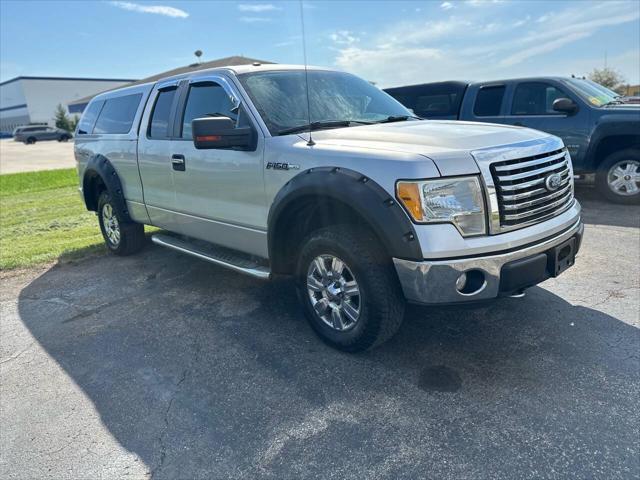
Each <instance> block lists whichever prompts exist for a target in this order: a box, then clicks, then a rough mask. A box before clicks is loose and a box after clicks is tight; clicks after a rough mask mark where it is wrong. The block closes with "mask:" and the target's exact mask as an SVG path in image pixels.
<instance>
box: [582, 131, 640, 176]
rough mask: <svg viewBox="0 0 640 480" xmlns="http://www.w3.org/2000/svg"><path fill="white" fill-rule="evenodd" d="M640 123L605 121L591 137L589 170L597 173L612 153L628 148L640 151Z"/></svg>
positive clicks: (588, 160) (588, 155)
mask: <svg viewBox="0 0 640 480" xmlns="http://www.w3.org/2000/svg"><path fill="white" fill-rule="evenodd" d="M638 132H640V121H628V122H618V121H606V119H605V121H603V123H602V124H600V125H599V126H598V128H596V130H595V132H594V133H593V135H592V136H591V141H590V144H589V150H588V153H587V162H586V164H587V168H588V170H592V171H595V170H597V169H598V167H599V165H600V164H601V163H602V162H603V161H604V159H605V158H607V157H608V156H609V155H611V154H612V153H615V152H617V151H621V150H626V149H628V148H636V149H640V134H639V133H638Z"/></svg>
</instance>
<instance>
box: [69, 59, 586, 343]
mask: <svg viewBox="0 0 640 480" xmlns="http://www.w3.org/2000/svg"><path fill="white" fill-rule="evenodd" d="M306 78H307V75H306V74H305V69H304V68H303V67H299V66H285V65H250V66H236V67H227V68H217V69H210V70H202V71H198V72H193V73H189V74H183V75H178V76H174V77H170V78H164V79H162V80H159V81H157V82H155V83H147V84H144V85H137V86H132V87H128V88H121V89H118V90H113V91H110V92H107V93H103V94H100V95H98V96H96V97H95V98H94V99H93V100H92V101H91V102H90V103H89V105H88V106H87V108H86V109H85V112H84V114H83V116H82V118H81V120H80V123H79V126H78V129H77V134H76V137H75V156H76V160H77V163H78V174H79V183H80V191H81V195H82V197H83V198H84V202H85V204H86V207H87V208H88V209H89V210H91V211H95V212H97V215H98V222H99V224H100V229H101V231H102V234H103V237H104V240H105V243H106V245H107V247H108V249H109V250H110V251H111V252H113V253H115V254H118V255H128V254H131V253H134V252H136V251H138V250H139V249H140V248H141V247H142V246H143V244H144V241H145V235H144V229H143V225H144V224H148V225H155V226H158V227H161V228H162V229H164V230H166V231H168V232H170V233H168V234H165V233H162V234H160V233H157V234H155V235H153V236H152V240H153V242H155V243H156V244H158V245H162V246H164V247H168V248H170V249H173V250H177V251H179V252H182V253H185V254H189V255H193V256H195V257H197V258H200V259H202V260H206V261H209V262H212V263H214V264H216V265H221V266H224V267H227V268H230V269H233V270H235V271H237V272H241V273H245V274H249V275H252V276H254V277H257V278H261V279H268V278H270V277H272V276H276V275H286V276H290V277H292V278H293V279H294V280H295V284H296V288H297V291H298V296H299V299H300V301H301V302H302V304H303V307H304V311H305V313H306V315H307V318H308V320H309V322H310V324H311V326H312V327H313V329H314V330H315V331H316V332H317V333H318V334H319V336H320V337H321V338H322V339H323V340H324V341H326V342H327V343H329V344H330V345H332V346H334V347H336V348H339V349H343V350H346V351H358V350H364V349H367V348H372V347H374V346H376V345H379V344H381V343H382V342H384V341H385V340H387V339H389V338H390V337H391V336H392V335H393V334H394V333H395V332H396V331H397V329H398V328H399V326H400V323H401V322H402V318H403V312H404V307H405V299H406V300H408V301H410V302H416V303H422V304H436V305H437V304H449V303H467V302H474V301H479V300H487V299H492V298H495V297H497V296H501V295H514V294H515V295H521V293H522V292H523V291H524V289H526V288H527V287H530V286H532V285H535V284H537V283H539V282H541V281H543V280H545V279H547V278H549V277H555V276H557V275H559V274H560V273H562V272H563V271H564V270H565V269H567V268H568V267H570V266H571V265H573V263H574V259H575V255H576V253H577V252H578V249H579V248H580V242H581V239H582V232H583V225H582V222H581V218H580V205H579V203H578V202H577V201H576V200H575V199H574V196H573V171H572V166H571V159H570V157H569V155H568V154H567V151H566V148H565V147H564V145H563V143H562V140H560V139H559V138H558V137H555V136H553V135H549V134H547V133H542V132H539V131H536V130H530V129H525V128H512V127H505V126H501V125H484V124H479V123H470V122H455V121H454V122H430V121H423V120H420V119H417V118H415V117H414V116H413V115H412V114H411V113H410V112H409V111H408V110H407V109H406V108H405V107H403V106H402V105H401V104H400V103H398V102H397V101H396V100H394V99H393V98H391V97H390V96H389V95H387V94H386V93H384V92H382V91H381V90H379V89H378V88H376V87H374V86H373V85H371V84H370V83H369V82H367V81H365V80H362V79H360V78H358V77H355V76H353V75H350V74H347V73H342V72H336V71H332V70H325V69H319V68H313V69H309V70H308V84H307V80H305V79H306ZM306 85H308V93H307V88H306ZM307 100H308V103H307ZM307 105H310V109H311V114H309V112H308V109H307ZM279 294H281V295H289V294H290V293H289V292H288V291H284V290H283V291H281V292H279Z"/></svg>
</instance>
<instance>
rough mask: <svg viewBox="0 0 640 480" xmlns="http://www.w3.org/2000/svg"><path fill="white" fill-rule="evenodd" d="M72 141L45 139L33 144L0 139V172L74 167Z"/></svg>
mask: <svg viewBox="0 0 640 480" xmlns="http://www.w3.org/2000/svg"><path fill="white" fill-rule="evenodd" d="M75 166H76V161H75V158H74V157H73V142H72V141H70V142H58V141H56V140H47V141H42V142H37V143H35V144H33V145H25V144H24V143H21V142H16V141H14V140H13V139H12V138H3V139H1V140H0V174H5V173H20V172H35V171H38V170H56V169H59V168H74V167H75Z"/></svg>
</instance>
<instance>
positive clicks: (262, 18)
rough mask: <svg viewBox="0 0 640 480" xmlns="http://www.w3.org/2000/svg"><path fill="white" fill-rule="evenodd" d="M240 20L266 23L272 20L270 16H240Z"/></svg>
mask: <svg viewBox="0 0 640 480" xmlns="http://www.w3.org/2000/svg"><path fill="white" fill-rule="evenodd" d="M239 20H240V21H241V22H244V23H264V22H270V21H271V19H270V18H269V17H240V19H239Z"/></svg>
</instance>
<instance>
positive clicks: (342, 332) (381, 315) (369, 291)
mask: <svg viewBox="0 0 640 480" xmlns="http://www.w3.org/2000/svg"><path fill="white" fill-rule="evenodd" d="M296 287H297V291H298V297H299V298H300V301H301V302H302V304H303V306H304V310H305V314H306V316H307V319H308V321H309V323H310V325H311V327H312V328H313V329H314V330H315V332H316V333H317V334H318V335H319V336H320V338H322V340H324V341H325V342H326V343H328V344H329V345H331V346H332V347H335V348H337V349H340V350H344V351H347V352H358V351H362V350H367V349H370V348H373V347H376V346H378V345H380V344H382V343H384V342H385V341H387V340H389V339H390V338H391V337H392V336H393V335H394V334H395V333H396V332H397V331H398V329H399V328H400V325H401V323H402V319H403V316H404V307H405V301H404V297H403V295H402V291H401V288H400V284H399V282H398V279H397V277H396V274H395V271H394V269H393V265H392V264H391V261H390V258H388V256H387V255H386V254H385V252H384V251H383V249H382V248H381V247H380V245H379V244H378V241H377V239H375V238H374V237H373V235H372V234H371V233H369V232H367V231H365V230H364V229H355V228H353V227H350V226H342V225H339V226H332V227H327V228H324V229H321V230H318V231H316V232H314V233H312V234H311V235H310V236H309V237H308V238H307V239H306V241H305V242H304V244H303V246H302V251H301V253H300V257H299V259H298V266H297V274H296Z"/></svg>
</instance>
